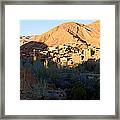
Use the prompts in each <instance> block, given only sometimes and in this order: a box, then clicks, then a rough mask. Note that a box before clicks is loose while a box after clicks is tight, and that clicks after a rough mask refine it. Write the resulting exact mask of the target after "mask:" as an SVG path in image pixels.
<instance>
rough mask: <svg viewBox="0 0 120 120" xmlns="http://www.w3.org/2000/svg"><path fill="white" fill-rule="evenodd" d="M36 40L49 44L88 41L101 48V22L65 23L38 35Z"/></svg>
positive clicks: (56, 44)
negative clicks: (87, 23) (85, 23)
mask: <svg viewBox="0 0 120 120" xmlns="http://www.w3.org/2000/svg"><path fill="white" fill-rule="evenodd" d="M34 41H37V42H44V43H45V44H47V45H48V46H58V45H61V44H71V45H73V44H82V43H87V44H90V45H91V46H93V47H98V48H99V47H100V23H99V21H96V22H95V23H93V24H89V25H84V24H79V23H75V22H67V23H63V24H61V25H59V26H57V27H55V28H53V29H51V30H49V31H48V32H46V33H43V34H42V35H36V36H35V37H34Z"/></svg>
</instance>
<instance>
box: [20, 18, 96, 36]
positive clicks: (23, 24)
mask: <svg viewBox="0 0 120 120" xmlns="http://www.w3.org/2000/svg"><path fill="white" fill-rule="evenodd" d="M95 21H96V20H21V21H20V35H25V36H27V35H40V34H42V33H44V32H47V31H48V30H49V29H51V28H53V27H55V26H57V25H60V24H62V23H64V22H78V23H81V24H90V23H93V22H95Z"/></svg>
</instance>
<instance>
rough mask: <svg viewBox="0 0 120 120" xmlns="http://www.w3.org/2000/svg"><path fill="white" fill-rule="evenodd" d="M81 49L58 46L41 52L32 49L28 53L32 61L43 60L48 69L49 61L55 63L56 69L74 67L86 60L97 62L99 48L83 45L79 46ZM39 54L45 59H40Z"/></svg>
mask: <svg viewBox="0 0 120 120" xmlns="http://www.w3.org/2000/svg"><path fill="white" fill-rule="evenodd" d="M80 47H81V48H78V47H72V46H70V45H65V44H64V45H59V46H56V47H55V46H54V47H49V48H48V50H45V51H41V50H39V49H33V52H32V53H30V54H31V56H32V57H33V61H36V60H37V59H44V66H45V67H46V68H47V67H48V62H49V60H53V62H55V63H57V65H58V67H75V66H77V65H78V64H82V62H85V61H87V60H88V59H93V60H95V61H96V60H98V59H99V55H100V48H95V47H91V46H88V47H86V46H85V45H81V46H80ZM39 54H43V55H45V56H47V57H45V58H41V57H40V55H39Z"/></svg>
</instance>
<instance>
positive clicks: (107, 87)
mask: <svg viewBox="0 0 120 120" xmlns="http://www.w3.org/2000/svg"><path fill="white" fill-rule="evenodd" d="M25 19H27V20H29V19H34V20H36V19H38V20H42V19H44V20H50V19H51V20H52V19H53V20H56V19H58V20H61V19H66V20H67V19H69V20H72V19H74V20H75V19H83V20H85V19H90V20H91V19H99V20H100V23H101V45H100V47H101V64H100V68H101V70H100V72H101V76H100V77H101V81H100V87H101V90H100V92H101V94H100V95H101V100H95V101H94V100H84V101H83V100H76V101H74V100H72V101H69V100H68V101H47V100H45V101H43V100H41V101H40V100H30V101H27V100H25V101H22V100H20V96H19V95H20V91H19V90H20V75H19V73H20V65H19V62H20V59H19V52H20V51H19V33H20V32H19V28H20V26H19V25H20V24H19V22H20V20H25ZM5 115H115V5H69V6H66V5H27V6H25V5H5Z"/></svg>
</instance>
